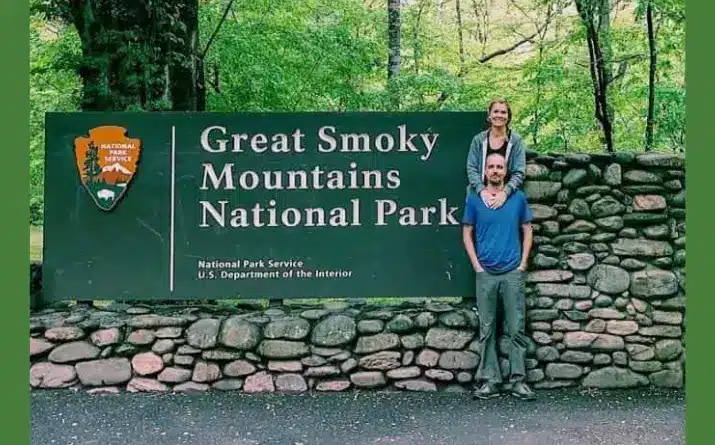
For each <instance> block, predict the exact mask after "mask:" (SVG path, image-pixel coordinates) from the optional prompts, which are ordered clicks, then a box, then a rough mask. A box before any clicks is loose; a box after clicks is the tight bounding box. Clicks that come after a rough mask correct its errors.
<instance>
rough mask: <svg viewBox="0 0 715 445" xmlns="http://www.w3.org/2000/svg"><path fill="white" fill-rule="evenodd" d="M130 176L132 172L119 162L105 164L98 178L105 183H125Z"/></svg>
mask: <svg viewBox="0 0 715 445" xmlns="http://www.w3.org/2000/svg"><path fill="white" fill-rule="evenodd" d="M131 178H132V172H131V171H130V170H129V169H128V168H126V167H124V166H123V165H122V164H120V163H118V162H117V163H114V164H111V165H105V166H104V167H102V173H100V174H99V176H98V179H99V180H100V181H104V182H106V183H107V184H126V183H127V182H129V180H130V179H131Z"/></svg>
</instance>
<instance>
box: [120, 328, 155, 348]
mask: <svg viewBox="0 0 715 445" xmlns="http://www.w3.org/2000/svg"><path fill="white" fill-rule="evenodd" d="M155 338H156V335H155V334H154V331H149V330H146V329H139V330H137V331H134V332H132V333H131V334H129V338H127V342H128V343H131V344H133V345H139V346H144V345H150V344H151V343H153V342H154V339H155Z"/></svg>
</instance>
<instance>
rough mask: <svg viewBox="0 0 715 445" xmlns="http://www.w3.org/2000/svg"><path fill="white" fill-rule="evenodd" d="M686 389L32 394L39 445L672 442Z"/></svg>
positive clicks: (678, 433) (679, 439)
mask: <svg viewBox="0 0 715 445" xmlns="http://www.w3.org/2000/svg"><path fill="white" fill-rule="evenodd" d="M684 412H685V401H684V395H683V393H682V392H680V391H655V392H654V391H652V390H629V391H617V392H600V393H588V392H583V391H578V390H574V389H569V390H550V391H548V392H540V393H539V399H538V400H536V401H532V402H520V401H518V400H514V399H513V398H512V397H510V396H504V397H501V398H499V399H492V400H489V401H481V400H472V399H471V397H470V396H469V395H468V394H456V393H406V392H399V393H398V392H391V393H376V392H356V393H345V394H318V395H291V396H286V395H281V396H278V395H269V396H265V395H264V396H249V395H241V394H230V393H213V394H210V395H208V394H181V395H178V394H162V395H149V394H129V393H120V394H118V395H108V394H105V395H89V394H87V393H84V392H72V391H69V390H64V391H56V390H54V391H44V392H42V391H40V392H33V393H32V396H31V428H32V430H31V434H32V442H31V443H32V444H33V445H70V444H71V445H145V444H146V445H164V444H167V445H168V444H170V445H188V444H191V445H204V444H206V445H333V444H337V445H383V444H391V445H428V444H429V445H463V444H464V445H482V444H494V445H502V444H519V445H541V444H544V445H561V444H564V445H565V444H578V445H591V444H594V445H616V444H619V445H620V444H623V445H635V444H638V445H651V444H653V445H656V444H657V445H670V444H683V443H685V441H684Z"/></svg>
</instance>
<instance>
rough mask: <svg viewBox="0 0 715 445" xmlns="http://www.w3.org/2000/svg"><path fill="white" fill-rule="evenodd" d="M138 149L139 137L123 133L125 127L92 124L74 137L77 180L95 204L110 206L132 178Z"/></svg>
mask: <svg viewBox="0 0 715 445" xmlns="http://www.w3.org/2000/svg"><path fill="white" fill-rule="evenodd" d="M140 153H141V141H140V140H139V139H132V138H129V137H127V129H126V128H123V127H117V126H102V127H96V128H93V129H91V130H90V131H89V137H86V136H80V137H78V138H76V139H75V141H74V154H75V160H76V161H77V170H78V172H79V177H80V181H81V182H82V185H84V188H85V189H87V192H89V195H90V196H91V197H92V200H93V201H94V203H95V204H97V207H99V208H100V209H102V210H106V211H109V210H112V209H113V208H114V207H115V206H116V205H117V203H118V202H119V200H120V199H121V198H122V197H123V196H124V194H125V193H126V191H127V186H129V183H130V182H131V181H132V179H133V178H134V175H135V173H136V171H137V166H138V162H139V155H140Z"/></svg>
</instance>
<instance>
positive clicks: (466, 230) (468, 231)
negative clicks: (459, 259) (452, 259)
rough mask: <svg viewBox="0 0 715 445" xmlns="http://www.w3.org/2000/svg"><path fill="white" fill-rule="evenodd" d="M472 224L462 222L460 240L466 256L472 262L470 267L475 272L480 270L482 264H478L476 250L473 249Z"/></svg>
mask: <svg viewBox="0 0 715 445" xmlns="http://www.w3.org/2000/svg"><path fill="white" fill-rule="evenodd" d="M473 234H474V226H471V225H468V224H464V225H463V226H462V242H463V243H464V250H466V251H467V256H468V257H469V261H470V262H471V263H472V267H473V268H474V271H475V272H481V271H482V270H484V269H482V266H481V264H479V259H477V252H476V250H475V249H474V235H473Z"/></svg>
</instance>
